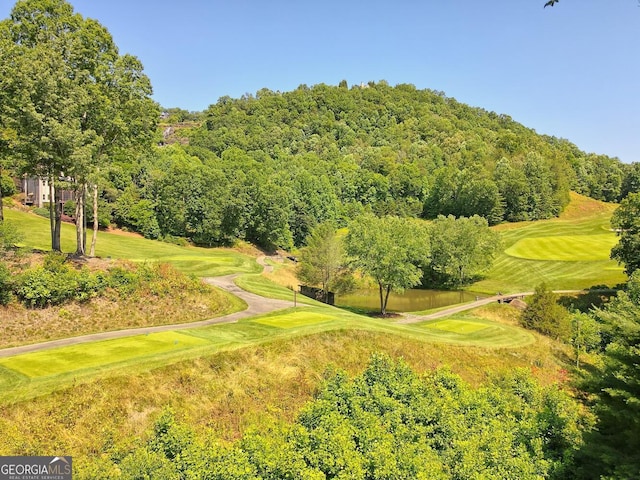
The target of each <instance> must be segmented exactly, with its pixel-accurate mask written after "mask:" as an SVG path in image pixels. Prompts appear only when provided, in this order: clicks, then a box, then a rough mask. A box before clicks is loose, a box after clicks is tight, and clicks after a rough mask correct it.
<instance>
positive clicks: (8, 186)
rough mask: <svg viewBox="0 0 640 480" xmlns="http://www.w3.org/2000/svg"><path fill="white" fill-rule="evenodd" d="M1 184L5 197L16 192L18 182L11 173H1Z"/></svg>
mask: <svg viewBox="0 0 640 480" xmlns="http://www.w3.org/2000/svg"><path fill="white" fill-rule="evenodd" d="M0 184H1V186H2V196H3V197H10V196H11V195H13V194H15V193H16V184H15V182H14V181H13V179H12V178H11V177H10V176H9V175H0Z"/></svg>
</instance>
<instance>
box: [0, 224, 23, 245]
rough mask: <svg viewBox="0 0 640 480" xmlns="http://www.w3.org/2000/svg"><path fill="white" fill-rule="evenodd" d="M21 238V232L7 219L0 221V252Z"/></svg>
mask: <svg viewBox="0 0 640 480" xmlns="http://www.w3.org/2000/svg"><path fill="white" fill-rule="evenodd" d="M20 240H22V234H21V233H20V232H18V230H17V229H16V227H15V225H14V224H13V223H12V222H9V221H8V220H4V221H2V222H0V253H2V252H3V251H4V250H6V249H7V248H9V247H12V246H13V245H15V244H16V243H18V242H19V241H20Z"/></svg>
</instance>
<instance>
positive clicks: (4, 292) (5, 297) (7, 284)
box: [0, 263, 13, 305]
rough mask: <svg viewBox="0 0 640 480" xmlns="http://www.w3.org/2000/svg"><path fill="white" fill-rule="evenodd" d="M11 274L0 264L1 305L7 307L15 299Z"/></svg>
mask: <svg viewBox="0 0 640 480" xmlns="http://www.w3.org/2000/svg"><path fill="white" fill-rule="evenodd" d="M11 290H12V284H11V272H10V271H9V269H8V268H7V267H6V265H5V264H4V263H0V305H7V304H8V303H9V302H10V301H11V298H12V297H13V295H12V293H11Z"/></svg>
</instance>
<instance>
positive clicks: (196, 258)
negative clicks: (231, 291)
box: [4, 208, 262, 277]
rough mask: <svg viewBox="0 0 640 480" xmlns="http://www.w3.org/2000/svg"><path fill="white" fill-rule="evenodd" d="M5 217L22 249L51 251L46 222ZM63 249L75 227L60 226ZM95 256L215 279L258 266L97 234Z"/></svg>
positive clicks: (237, 257)
mask: <svg viewBox="0 0 640 480" xmlns="http://www.w3.org/2000/svg"><path fill="white" fill-rule="evenodd" d="M4 213H5V218H6V219H7V220H9V221H10V222H13V223H14V224H15V225H16V226H17V228H18V230H19V231H20V232H21V233H23V235H24V239H23V242H22V245H23V246H27V247H30V248H36V249H40V250H50V249H51V237H50V233H49V220H48V219H46V218H43V217H40V216H38V215H35V214H32V213H25V212H20V211H17V210H13V209H8V208H7V209H5V212H4ZM61 241H62V250H63V251H64V252H74V251H75V248H76V245H75V227H74V225H71V224H67V223H65V224H63V225H62V234H61ZM96 255H97V256H99V257H112V258H121V259H128V260H133V261H137V262H142V261H162V262H166V263H171V264H173V265H174V266H175V267H176V268H178V269H179V270H180V271H182V272H184V273H191V274H194V275H197V276H200V277H215V276H220V275H227V274H230V273H238V272H240V273H255V272H260V271H261V269H262V268H261V267H260V266H259V265H258V264H257V263H256V262H255V259H254V258H252V257H250V256H248V255H243V254H240V253H238V252H235V251H233V250H231V249H226V248H199V247H180V246H177V245H172V244H169V243H164V242H158V241H154V240H147V239H144V238H139V237H130V236H124V235H116V234H113V233H106V232H98V241H97V243H96Z"/></svg>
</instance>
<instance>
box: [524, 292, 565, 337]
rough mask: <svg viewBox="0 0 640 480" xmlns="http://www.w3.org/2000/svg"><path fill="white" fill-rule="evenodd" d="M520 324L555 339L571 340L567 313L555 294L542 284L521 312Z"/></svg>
mask: <svg viewBox="0 0 640 480" xmlns="http://www.w3.org/2000/svg"><path fill="white" fill-rule="evenodd" d="M522 323H523V324H524V326H525V327H527V328H531V329H533V330H537V331H539V332H541V333H544V334H545V335H550V336H552V337H554V338H557V339H563V340H568V339H570V338H571V319H570V317H569V311H568V310H567V309H566V308H565V307H563V306H562V305H560V304H559V303H558V297H557V296H556V294H555V293H553V291H551V290H550V289H549V288H548V287H547V285H546V284H544V283H542V284H540V285H538V286H537V287H536V289H535V293H534V294H533V297H532V298H531V301H530V302H529V304H528V305H527V308H526V309H525V310H524V312H522Z"/></svg>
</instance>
